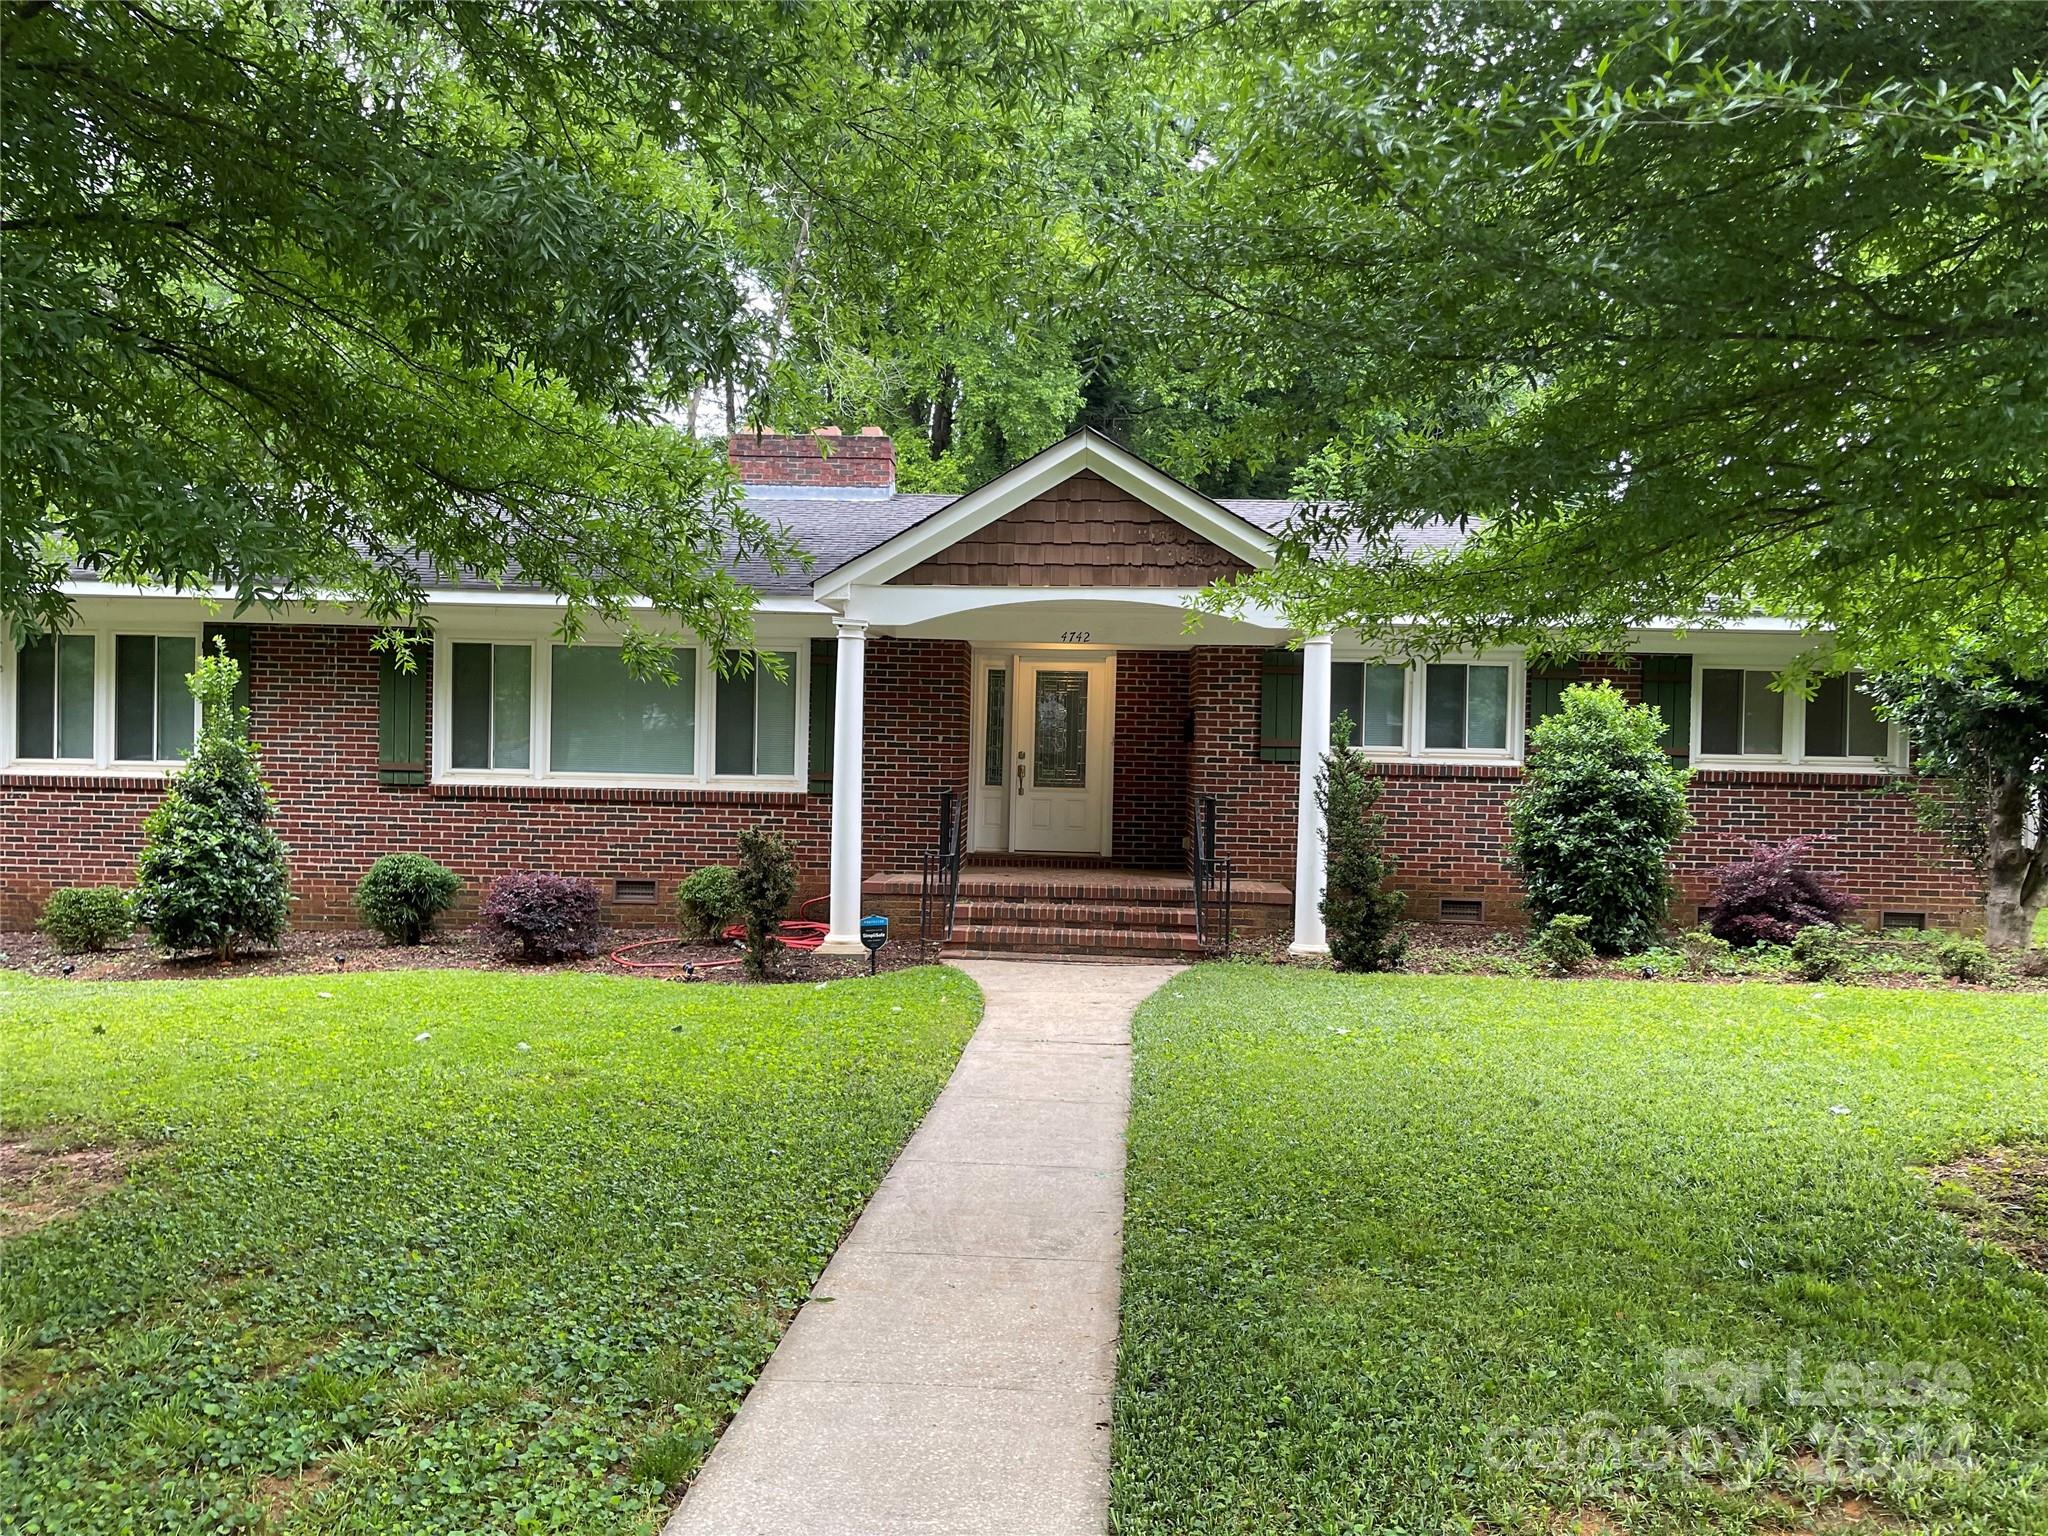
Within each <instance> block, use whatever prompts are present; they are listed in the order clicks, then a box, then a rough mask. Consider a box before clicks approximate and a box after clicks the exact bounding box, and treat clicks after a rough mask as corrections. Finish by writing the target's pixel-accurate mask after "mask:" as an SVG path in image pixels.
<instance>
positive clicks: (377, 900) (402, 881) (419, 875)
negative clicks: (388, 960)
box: [356, 853, 462, 944]
mask: <svg viewBox="0 0 2048 1536" xmlns="http://www.w3.org/2000/svg"><path fill="white" fill-rule="evenodd" d="M461 890H462V877H461V876H459V875H457V874H456V873H455V871H454V870H452V869H448V868H445V867H444V866H442V865H439V864H436V863H435V862H434V861H433V860H432V859H430V858H428V857H427V856H426V855H425V854H423V853H387V854H385V855H384V857H383V858H381V859H379V860H378V861H377V862H376V863H374V864H372V865H371V866H370V867H369V868H368V869H367V870H365V871H364V873H363V878H362V879H361V880H360V881H359V882H357V885H356V912H357V913H358V914H359V915H360V916H361V917H362V920H363V923H364V925H365V926H366V927H370V928H374V929H376V930H377V932H379V933H381V934H383V935H384V937H385V938H387V939H389V940H391V942H392V943H394V944H417V943H419V941H420V940H421V939H423V938H425V937H426V936H427V930H428V929H429V928H431V927H433V926H434V919H435V918H437V917H439V916H440V915H441V914H442V913H443V912H446V911H447V910H448V909H449V908H450V907H452V906H454V905H455V898H456V896H457V894H459V893H460V892H461Z"/></svg>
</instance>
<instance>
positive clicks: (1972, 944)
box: [1934, 933, 1998, 986]
mask: <svg viewBox="0 0 2048 1536" xmlns="http://www.w3.org/2000/svg"><path fill="white" fill-rule="evenodd" d="M1934 962H1935V964H1936V965H1939V966H1940V967H1941V974H1942V975H1944V976H1946V977H1947V978H1948V979H1949V980H1950V981H1967V982H1970V983H1972V984H1974V985H1976V986H1983V985H1985V984H1986V983H1988V982H1992V981H1996V980H1997V979H1998V967H1997V966H1996V965H1995V964H1994V963H1993V962H1992V959H1991V949H1990V946H1989V945H1987V944H1986V943H1985V942H1984V941H1983V940H1982V939H1966V938H1963V937H1962V936H1961V935H1960V934H1953V933H1952V934H1949V935H1947V936H1946V937H1945V938H1943V939H1942V940H1941V941H1940V942H1939V943H1937V944H1936V945H1935V946H1934Z"/></svg>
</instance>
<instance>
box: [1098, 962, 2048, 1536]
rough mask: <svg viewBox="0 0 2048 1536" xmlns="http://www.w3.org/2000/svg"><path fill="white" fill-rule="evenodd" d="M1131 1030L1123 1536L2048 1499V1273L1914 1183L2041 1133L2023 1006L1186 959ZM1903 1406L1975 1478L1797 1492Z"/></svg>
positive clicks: (1881, 1518) (1819, 1525)
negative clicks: (1979, 1235)
mask: <svg viewBox="0 0 2048 1536" xmlns="http://www.w3.org/2000/svg"><path fill="white" fill-rule="evenodd" d="M1135 1042H1136V1051H1137V1060H1136V1069H1135V1081H1134V1097H1133V1104H1132V1123H1131V1133H1130V1148H1131V1162H1130V1168H1129V1173H1128V1191H1129V1194H1128V1199H1129V1204H1128V1208H1127V1213H1126V1226H1125V1250H1124V1266H1123V1285H1124V1291H1123V1323H1122V1339H1121V1345H1120V1349H1121V1355H1120V1364H1119V1375H1118V1385H1117V1397H1116V1407H1115V1447H1116V1448H1115V1475H1114V1502H1115V1510H1114V1527H1113V1528H1114V1529H1115V1530H1116V1531H1117V1532H1118V1533H1119V1536H1154V1533H1162V1536H1163V1533H1166V1532H1176V1533H1179V1532H1201V1533H1203V1536H1227V1533H1250V1532H1259V1533H1261V1536H1285V1533H1296V1532H1299V1533H1315V1536H1323V1533H1329V1532H1342V1533H1357V1532H1366V1531H1372V1532H1386V1533H1391V1532H1403V1533H1422V1532H1428V1533H1432V1536H1435V1533H1439V1532H1460V1533H1471V1532H1484V1533H1488V1536H1539V1533H1541V1536H1553V1533H1557V1532H1600V1533H1614V1532H1626V1533H1629V1536H1651V1533H1656V1536H1679V1533H1685V1536H1695V1533H1710V1532H1711V1533H1726V1536H1734V1533H1738V1532H1740V1533H1745V1536H1759V1533H1771V1536H1789V1533H1792V1532H1800V1531H1812V1530H1829V1531H1834V1532H1836V1533H1837V1536H1841V1533H1848V1532H1860V1533H1875V1532H1878V1531H1889V1530H1906V1529H1910V1530H1915V1531H1919V1530H1926V1531H1942V1532H1972V1533H1986V1536H1988V1533H1993V1532H1996V1533H1999V1536H2011V1533H2018V1532H2039V1531H2042V1530H2044V1529H2048V1510H2044V1506H2043V1505H2042V1503H2041V1501H2040V1497H2039V1490H2040V1488H2041V1487H2042V1486H2043V1482H2044V1479H2048V1406H2044V1405H2048V1282H2044V1279H2043V1277H2042V1276H2041V1275H2039V1274H2037V1273H2035V1272H2033V1271H2031V1270H2029V1269H2028V1268H2026V1267H2024V1265H2022V1264H2021V1263H2020V1262H2019V1261H2018V1259H2016V1258H2015V1257H2013V1256H2011V1255H2010V1254H2008V1253H2007V1252H2005V1251H2003V1250H2001V1249H1999V1248H1997V1247H1990V1248H1986V1247H1979V1246H1976V1245H1974V1244H1973V1242H1972V1239H1971V1230H1972V1229H1971V1228H1970V1226H1968V1225H1967V1224H1966V1222H1965V1220H1964V1219H1963V1218H1961V1217H1959V1216H1958V1215H1956V1214H1954V1213H1953V1210H1952V1208H1953V1207H1956V1206H1959V1205H1965V1204H1973V1200H1972V1197H1971V1196H1969V1195H1968V1193H1967V1192H1965V1193H1963V1194H1958V1193H1957V1192H1956V1191H1955V1190H1954V1189H1952V1188H1951V1189H1946V1190H1944V1189H1943V1188H1942V1186H1944V1185H1953V1184H1955V1183H1956V1181H1957V1179H1958V1178H1959V1177H1961V1175H1958V1174H1956V1173H1954V1172H1949V1173H1945V1174H1944V1173H1938V1172H1937V1171H1936V1169H1937V1168H1938V1167H1940V1166H1941V1165H1944V1164H1946V1165H1950V1166H1951V1168H1952V1167H1953V1165H1954V1164H1955V1161H1956V1160H1957V1159H1958V1158H1960V1157H1966V1156H1968V1155H1969V1154H1971V1153H1972V1152H1976V1153H1986V1152H1988V1151H1989V1150H1990V1149H1993V1148H1998V1147H2001V1146H2006V1147H2019V1148H2026V1147H2038V1146H2039V1144H2040V1143H2041V1142H2042V1141H2043V1139H2044V1137H2043V1134H2042V1133H2043V1132H2044V1131H2048V1075H2044V1074H2043V1073H2042V1072H2041V1071H2040V1062H2041V1060H2042V1056H2043V1052H2044V1050H2048V1010H2043V1009H2042V1008H2041V1007H2040V1006H2039V1003H2038V1000H2037V999H2036V998H2033V997H2029V996H2024V995H2017V996H2000V995H1996V994H1989V993H1961V992H1957V993H1947V994H1918V993H1900V992H1896V991H1883V992H1880V991H1874V990H1868V989H1857V988H1842V987H1814V986H1800V987H1793V986H1784V987H1764V988H1760V987H1742V988H1720V989H1710V988H1697V987H1687V988H1674V987H1671V986H1667V985H1661V984H1654V983H1645V982H1612V981H1585V982H1572V983H1563V984H1560V983H1541V984H1539V983H1535V982H1529V981H1516V980H1496V979H1490V978H1487V979H1481V978H1449V977H1410V976H1392V977H1350V976H1345V975H1342V974H1336V973H1329V972H1313V971H1279V970H1275V969H1274V968H1271V967H1253V966H1229V965H1214V966H1208V967H1203V968H1200V969H1198V970H1195V971H1193V972H1191V973H1189V974H1187V975H1184V976H1182V977H1179V978H1177V979H1176V980H1174V981H1172V982H1170V983H1168V984H1167V986H1165V987H1164V988H1162V990H1161V991H1160V992H1159V993H1158V994H1156V995H1155V996H1154V997H1153V998H1152V999H1151V1000H1150V1001H1149V1002H1147V1003H1146V1004H1145V1006H1144V1007H1143V1008H1142V1009H1141V1010H1140V1011H1139V1014H1138V1017H1137V1020H1136V1023H1135ZM2037 1165H2039V1159H2038V1156H2035V1157H2034V1158H2033V1162H2032V1164H2028V1163H2026V1161H2025V1158H2024V1156H2023V1155H2022V1154H2017V1153H2016V1154H2013V1155H2011V1156H2008V1157H2005V1158H2004V1159H2003V1160H2002V1162H2001V1163H2000V1166H2002V1167H2007V1168H2010V1167H2014V1166H2037ZM2037 1193H2038V1192H2037ZM1984 1198H1985V1199H1987V1200H1992V1201H1999V1202H2003V1203H2004V1204H2005V1205H2010V1203H2011V1198H2010V1195H2009V1192H2008V1191H2004V1190H2000V1189H1991V1190H1988V1192H1987V1193H1986V1194H1985V1196H1984ZM1669 1352H1676V1353H1675V1354H1673V1353H1669ZM1795 1353H1796V1355H1797V1356H1798V1357H1799V1358H1798V1360H1796V1361H1795V1360H1794V1359H1793V1356H1794V1355H1795ZM1717 1361H1728V1362H1733V1363H1734V1364H1735V1365H1736V1366H1737V1367H1741V1368H1747V1367H1748V1366H1750V1365H1756V1366H1760V1367H1762V1368H1763V1373H1764V1374H1763V1377H1762V1379H1761V1381H1760V1384H1759V1387H1758V1391H1757V1401H1756V1402H1755V1403H1753V1404H1752V1403H1749V1402H1746V1401H1744V1400H1743V1399H1742V1396H1741V1395H1740V1394H1737V1395H1735V1396H1734V1397H1733V1398H1732V1399H1730V1398H1729V1397H1728V1396H1727V1395H1726V1394H1721V1395H1719V1396H1713V1395H1710V1394H1709V1392H1708V1390H1707V1388H1706V1386H1705V1385H1703V1384H1702V1383H1701V1381H1700V1380H1699V1376H1698V1373H1701V1372H1706V1371H1707V1370H1708V1369H1709V1367H1710V1366H1711V1365H1712V1363H1713V1362H1717ZM1882 1362H1891V1363H1894V1364H1900V1365H1903V1364H1906V1363H1909V1362H1923V1363H1925V1365H1926V1366H1927V1367H1929V1368H1930V1369H1929V1371H1928V1373H1927V1374H1928V1376H1929V1377H1931V1376H1932V1375H1933V1370H1932V1369H1931V1368H1946V1370H1947V1381H1948V1386H1946V1387H1943V1388H1940V1389H1938V1390H1939V1391H1940V1392H1941V1393H1942V1400H1941V1401H1938V1402H1936V1401H1921V1402H1919V1403H1914V1404H1910V1405H1904V1406H1901V1405H1896V1404H1892V1403H1890V1402H1885V1401H1880V1402H1877V1403H1875V1404H1874V1405H1873V1403H1872V1402H1870V1401H1869V1400H1868V1399H1869V1397H1870V1396H1871V1395H1878V1396H1881V1395H1882V1394H1881V1392H1880V1391H1879V1387H1878V1377H1877V1376H1876V1374H1875V1373H1873V1372H1871V1371H1870V1369H1869V1368H1870V1367H1871V1366H1872V1365H1873V1364H1876V1363H1882ZM1837 1365H1845V1366H1847V1367H1848V1368H1849V1369H1850V1370H1852V1371H1853V1372H1855V1373H1856V1374H1855V1376H1854V1378H1853V1379H1851V1378H1842V1377H1838V1378H1837V1386H1838V1388H1839V1390H1838V1391H1837V1392H1836V1393H1835V1396H1834V1397H1833V1398H1831V1399H1829V1400H1827V1401H1824V1402H1820V1403H1810V1402H1798V1401H1795V1400H1794V1396H1795V1388H1794V1387H1793V1386H1791V1385H1788V1376H1787V1372H1788V1371H1796V1372H1797V1373H1798V1378H1797V1386H1796V1391H1797V1392H1798V1393H1800V1394H1809V1395H1810V1394H1811V1393H1813V1392H1815V1391H1816V1390H1818V1389H1819V1383H1820V1382H1821V1380H1822V1378H1823V1375H1824V1373H1826V1372H1827V1371H1828V1370H1829V1368H1830V1367H1832V1366H1837ZM1958 1369H1960V1370H1963V1371H1967V1373H1968V1380H1967V1385H1964V1384H1963V1383H1962V1381H1961V1378H1960V1377H1959V1376H1958V1374H1957V1370H1958ZM1689 1373H1690V1374H1689ZM1667 1385H1671V1386H1673V1387H1674V1388H1675V1391H1674V1395H1673V1397H1672V1398H1671V1400H1669V1401H1667V1397H1666V1389H1667ZM1933 1390H1934V1389H1930V1393H1929V1396H1932V1394H1933ZM1958 1390H1959V1391H1960V1393H1961V1397H1962V1400H1961V1401H1953V1400H1950V1399H1951V1398H1952V1397H1953V1395H1954V1393H1955V1392H1956V1391H1958ZM1912 1423H1922V1424H1925V1425H1927V1426H1928V1428H1929V1433H1930V1441H1929V1446H1928V1450H1927V1453H1926V1454H1925V1455H1922V1456H1920V1457H1919V1458H1918V1459H1917V1460H1916V1459H1915V1458H1914V1457H1913V1456H1906V1457H1904V1458H1902V1461H1901V1465H1903V1466H1906V1467H1907V1468H1909V1469H1910V1467H1912V1466H1915V1465H1920V1466H1928V1467H1930V1468H1931V1467H1933V1466H1936V1465H1938V1462H1937V1458H1938V1457H1940V1456H1942V1455H1950V1456H1953V1455H1958V1454H1960V1455H1965V1456H1967V1457H1968V1458H1970V1459H1971V1460H1972V1461H1973V1462H1974V1464H1975V1468H1976V1470H1975V1473H1974V1475H1957V1476H1949V1475H1948V1474H1947V1473H1944V1472H1933V1471H1930V1475H1929V1476H1928V1477H1927V1478H1926V1479H1925V1480H1919V1479H1916V1478H1915V1477H1914V1476H1913V1475H1911V1472H1910V1470H1908V1471H1906V1472H1902V1473H1901V1474H1900V1475H1898V1476H1889V1475H1884V1471H1883V1469H1882V1467H1872V1466H1870V1465H1866V1466H1865V1469H1864V1475H1862V1476H1861V1477H1860V1478H1858V1479H1853V1480H1852V1481H1851V1482H1850V1483H1849V1485H1847V1486H1842V1485H1831V1484H1829V1483H1827V1482H1826V1481H1821V1480H1818V1479H1823V1478H1824V1477H1825V1476H1827V1475H1828V1474H1830V1472H1831V1471H1840V1472H1846V1471H1847V1470H1849V1469H1850V1468H1852V1467H1854V1466H1855V1465H1856V1456H1857V1455H1858V1454H1859V1453H1860V1454H1861V1455H1863V1456H1864V1457H1866V1458H1869V1457H1874V1456H1876V1455H1877V1454H1878V1453H1879V1452H1880V1451H1882V1450H1883V1448H1884V1446H1885V1443H1886V1442H1885V1441H1884V1439H1883V1438H1882V1437H1883V1436H1885V1435H1890V1436H1892V1437H1893V1439H1892V1441H1891V1444H1892V1446H1893V1448H1895V1449H1897V1448H1899V1447H1901V1446H1906V1445H1908V1442H1906V1440H1905V1439H1904V1435H1905V1431H1906V1426H1908V1425H1910V1424H1912ZM1817 1425H1818V1426H1823V1429H1824V1427H1825V1426H1827V1425H1838V1426H1841V1427H1842V1428H1843V1430H1844V1432H1845V1433H1846V1434H1847V1435H1848V1436H1850V1437H1851V1438H1850V1439H1849V1440H1848V1441H1847V1443H1846V1444H1845V1443H1844V1442H1842V1441H1836V1440H1832V1439H1829V1438H1828V1437H1827V1435H1826V1434H1825V1433H1823V1434H1822V1435H1821V1436H1820V1438H1821V1439H1822V1441H1823V1442H1824V1443H1823V1444H1821V1445H1820V1446H1819V1447H1818V1448H1816V1446H1815V1445H1814V1444H1813V1443H1811V1442H1812V1441H1813V1439H1814V1438H1815V1426H1817ZM1688 1426H1698V1427H1699V1428H1700V1429H1701V1430H1702V1431H1704V1434H1703V1435H1702V1436H1701V1437H1700V1438H1698V1439H1696V1440H1693V1441H1688V1440H1686V1439H1685V1438H1684V1437H1683V1436H1682V1435H1681V1433H1680V1431H1682V1430H1683V1429H1684V1428H1686V1427H1688ZM1958 1448H1960V1449H1958ZM1688 1457H1694V1458H1696V1459H1695V1460H1693V1461H1691V1462H1690V1465H1691V1467H1692V1472H1693V1473H1694V1474H1697V1475H1690V1474H1689V1473H1688V1471H1687V1470H1686V1468H1687V1467H1688V1464H1689V1463H1688V1459H1687V1458H1688Z"/></svg>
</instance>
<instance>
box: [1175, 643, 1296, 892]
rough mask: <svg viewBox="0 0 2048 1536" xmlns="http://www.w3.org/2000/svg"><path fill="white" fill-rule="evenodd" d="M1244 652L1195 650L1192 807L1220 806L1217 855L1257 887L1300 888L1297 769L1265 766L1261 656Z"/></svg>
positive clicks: (1191, 671)
mask: <svg viewBox="0 0 2048 1536" xmlns="http://www.w3.org/2000/svg"><path fill="white" fill-rule="evenodd" d="M1260 654H1261V653H1260V652H1259V651H1258V650H1257V649H1255V648H1251V647H1244V646H1217V645H1205V646H1197V647H1196V648H1195V649H1194V650H1192V651H1190V652H1189V653H1188V702H1189V706H1190V708H1191V709H1192V710H1193V711H1194V716H1195V739H1194V743H1193V745H1192V746H1191V747H1190V749H1189V752H1188V799H1189V802H1190V805H1189V815H1190V820H1192V814H1193V802H1194V801H1196V800H1197V799H1199V798H1200V797H1201V796H1203V795H1214V796H1216V798H1217V808H1216V809H1217V832H1216V841H1217V845H1218V851H1219V852H1220V853H1222V854H1223V855H1224V856H1225V857H1226V858H1228V859H1230V861H1231V862H1232V863H1233V864H1235V865H1236V867H1237V872H1238V874H1239V875H1241V876H1246V877H1249V878H1251V879H1256V880H1285V881H1288V882H1289V883H1290V884H1291V883H1292V882H1293V880H1294V812H1295V805H1294V795H1295V787H1296V785H1297V784H1298V783H1299V782H1300V779H1299V775H1298V774H1297V773H1296V770H1295V766H1294V764H1292V763H1268V762H1263V761H1261V760H1260V758H1259V656H1260Z"/></svg>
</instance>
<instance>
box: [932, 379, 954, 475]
mask: <svg viewBox="0 0 2048 1536" xmlns="http://www.w3.org/2000/svg"><path fill="white" fill-rule="evenodd" d="M959 389H960V381H959V379H958V378H957V377H956V376H955V374H954V372H953V369H952V367H951V365H948V366H946V367H944V368H941V369H940V370H939V388H938V393H937V395H936V397H935V398H934V399H933V400H932V457H933V458H935V459H943V458H944V457H945V456H946V453H947V450H948V449H950V448H951V447H952V446H953V396H954V395H955V394H957V393H958V392H959Z"/></svg>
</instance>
